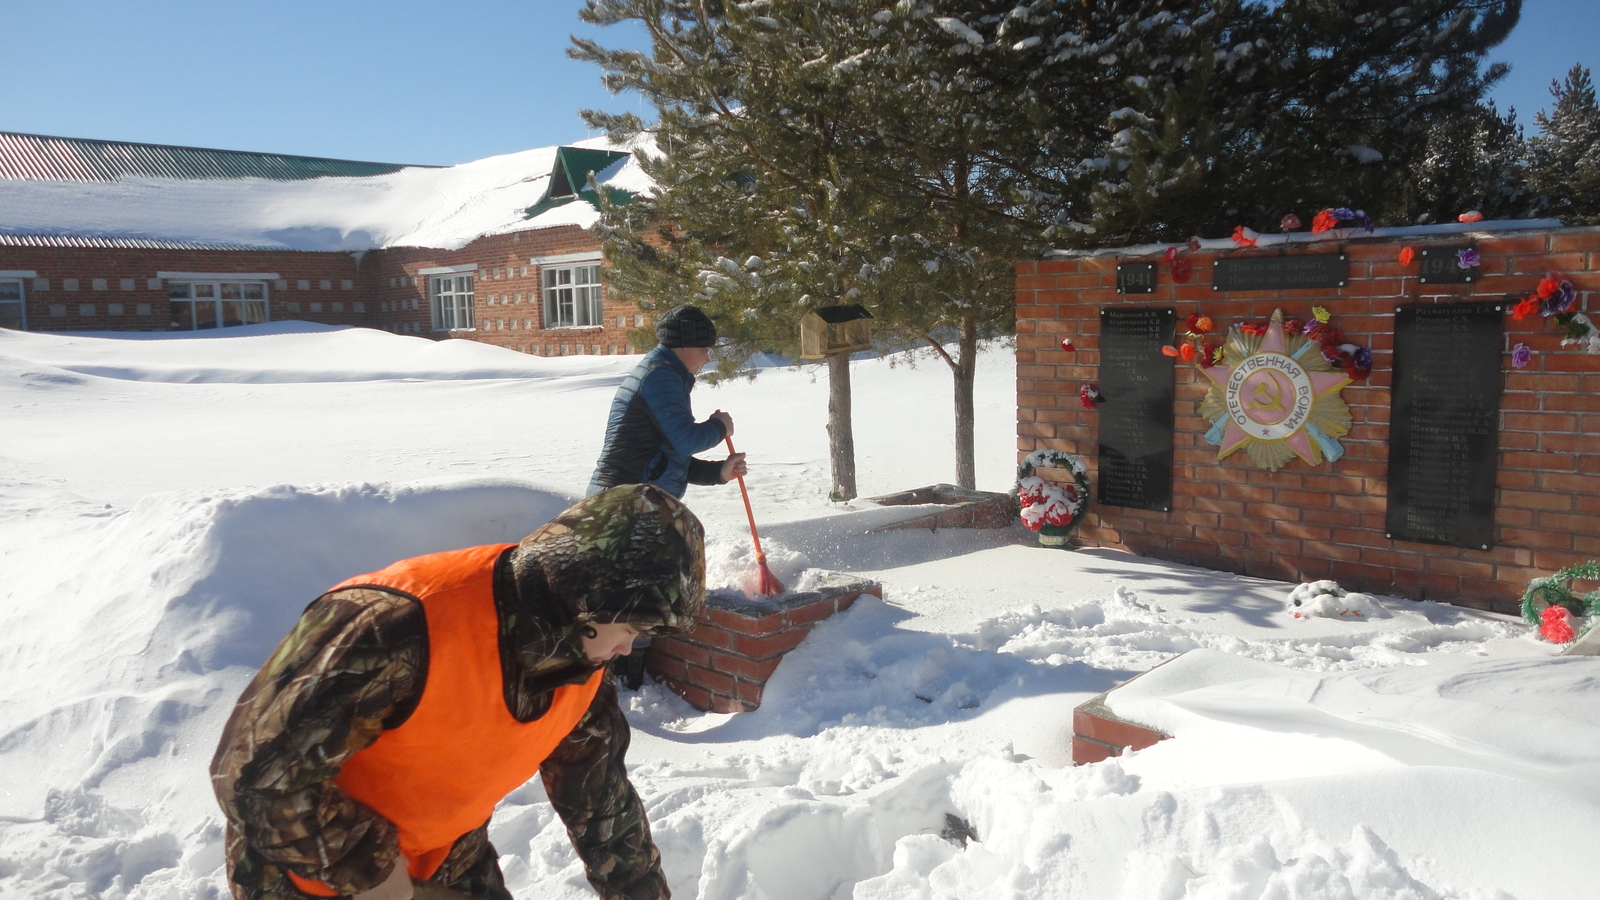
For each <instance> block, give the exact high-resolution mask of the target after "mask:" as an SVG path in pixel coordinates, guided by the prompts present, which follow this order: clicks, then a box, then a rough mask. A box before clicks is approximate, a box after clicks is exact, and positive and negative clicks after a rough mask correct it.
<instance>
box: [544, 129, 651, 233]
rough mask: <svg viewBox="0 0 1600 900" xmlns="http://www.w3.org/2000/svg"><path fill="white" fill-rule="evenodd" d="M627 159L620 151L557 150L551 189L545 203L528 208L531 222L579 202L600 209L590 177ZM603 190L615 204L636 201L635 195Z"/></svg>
mask: <svg viewBox="0 0 1600 900" xmlns="http://www.w3.org/2000/svg"><path fill="white" fill-rule="evenodd" d="M628 156H629V154H628V153H626V152H624V151H621V150H590V149H587V148H584V147H557V148H556V164H555V167H554V168H553V169H552V170H551V172H550V186H549V187H548V188H546V189H545V193H544V199H542V200H540V201H539V202H538V203H535V204H534V205H532V206H530V207H528V211H527V217H528V218H530V219H532V218H534V217H536V216H538V215H539V214H541V213H544V212H547V211H549V210H552V209H555V208H556V207H558V206H565V205H567V204H568V203H571V202H572V201H574V200H577V199H579V198H582V199H584V200H587V201H589V202H590V203H592V204H594V205H595V206H596V207H598V206H599V205H600V200H599V198H598V197H597V196H596V195H595V192H594V189H593V188H591V187H589V175H590V173H594V172H604V171H605V170H606V169H609V168H610V167H611V166H612V165H614V164H615V163H616V162H617V160H619V159H627V158H628ZM602 190H604V191H605V192H606V198H607V199H609V200H610V201H611V202H613V203H627V202H629V201H631V200H632V199H633V195H632V194H630V193H628V192H627V191H624V190H618V189H617V188H606V187H602Z"/></svg>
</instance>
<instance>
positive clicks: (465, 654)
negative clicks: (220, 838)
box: [211, 485, 705, 900]
mask: <svg viewBox="0 0 1600 900" xmlns="http://www.w3.org/2000/svg"><path fill="white" fill-rule="evenodd" d="M704 594H705V550H704V536H703V532H702V529H701V526H700V522H699V520H698V519H696V518H695V516H694V514H693V513H691V512H689V510H688V509H687V508H686V507H684V506H683V505H682V504H681V503H679V502H678V501H677V500H675V499H673V498H672V497H670V496H668V495H667V494H666V492H664V491H662V490H660V489H658V488H656V487H653V486H649V485H633V486H625V487H619V488H616V489H613V490H609V491H606V492H604V493H601V494H599V495H597V496H593V497H590V498H588V499H586V500H584V501H582V502H580V503H578V504H577V505H575V506H573V507H571V508H570V509H568V510H566V511H565V512H562V513H561V514H560V515H558V516H557V517H556V518H555V519H553V520H552V521H551V522H549V523H548V524H546V525H544V526H543V527H541V528H540V529H539V530H537V531H535V532H534V533H533V534H530V535H528V537H526V538H525V539H523V541H522V543H521V544H520V545H518V544H502V545H490V546H484V547H472V548H468V549H465V550H455V551H450V552H446V553H435V554H431V555H428V556H420V557H416V558H414V559H408V560H403V561H401V562H397V563H395V564H393V565H391V566H389V567H387V568H385V569H382V570H380V571H378V572H374V573H371V574H368V575H361V576H357V577H355V578H352V579H350V580H348V581H346V582H344V583H343V584H340V585H338V586H336V587H335V588H333V589H332V590H330V591H329V592H328V593H326V594H324V595H322V596H321V597H319V598H317V600H316V601H315V602H313V603H312V604H311V605H310V606H309V607H307V608H306V611H305V613H304V614H303V615H302V616H301V617H300V621H299V622H298V624H296V626H295V628H294V630H293V631H291V632H290V634H289V636H288V637H287V638H285V639H284V641H283V643H282V644H280V645H279V646H278V648H277V650H276V651H274V652H273V654H272V656H271V658H270V659H268V661H267V663H266V665H265V666H263V667H262V669H261V671H260V672H259V673H258V674H257V675H256V677H255V679H254V680H253V681H251V683H250V685H249V687H247V688H246V689H245V692H244V695H243V696H242V697H241V698H240V699H239V704H238V706H237V707H235V709H234V711H233V715H232V717H231V718H230V719H229V720H228V724H227V727H226V728H225V729H224V731H223V736H222V742H221V744H220V746H219V747H218V748H217V754H216V757H215V759H214V760H213V761H212V764H211V777H212V785H213V788H214V789H215V791H216V794H217V800H218V802H219V803H220V804H221V806H222V810H223V812H224V814H225V815H226V817H227V839H226V857H227V869H228V879H229V887H230V888H231V889H232V891H233V895H234V896H235V897H237V898H241V900H279V898H283V900H291V898H292V900H300V898H304V897H332V896H354V897H356V898H360V900H407V898H410V897H412V895H413V890H414V888H415V885H414V881H413V880H415V881H416V882H427V883H428V884H430V885H435V886H441V887H445V888H449V889H451V890H454V891H457V892H460V893H463V894H466V895H467V896H470V897H475V898H491V900H510V897H511V895H510V894H509V893H508V892H507V891H506V888H505V884H504V880H503V879H502V877H501V874H500V867H499V863H498V861H497V854H496V852H495V849H494V847H493V846H492V845H490V843H489V837H488V820H489V816H490V814H491V813H492V812H493V810H494V807H495V805H496V804H497V803H499V801H500V800H501V799H502V798H503V797H504V796H505V795H506V794H508V793H509V792H511V791H513V790H515V789H516V788H517V787H519V786H520V785H522V784H523V783H524V782H526V781H527V780H528V779H529V778H531V777H532V776H533V775H534V773H535V772H537V773H538V774H539V775H540V776H541V777H542V778H543V781H544V786H545V790H546V791H547V792H548V794H549V797H550V802H551V804H552V805H553V806H554V807H555V810H556V812H557V814H558V815H560V817H561V819H562V821H563V822H564V823H565V824H566V827H567V832H568V834H569V835H570V836H571V838H572V843H573V846H574V847H575V848H576V849H577V852H578V856H579V858H581V859H582V860H583V864H584V868H585V870H586V871H587V873H588V877H589V882H590V883H591V884H592V885H593V886H594V888H595V890H596V891H597V892H598V893H599V895H600V896H601V897H603V898H606V900H658V898H665V897H667V896H668V895H669V894H668V890H667V885H666V879H665V877H664V876H663V875H662V871H661V856H660V853H659V852H657V850H656V847H655V844H654V843H653V841H652V840H651V837H650V826H649V824H648V823H647V822H646V821H645V814H644V808H643V806H642V805H641V803H640V800H639V797H638V795H637V794H636V793H635V791H634V789H633V785H632V784H631V783H630V782H629V781H628V776H627V772H626V769H625V768H624V765H623V758H624V755H625V754H626V753H627V749H628V741H629V731H628V723H627V720H626V719H624V718H623V715H622V711H621V709H620V708H619V707H618V705H617V694H616V688H615V687H614V686H613V684H612V681H611V679H609V678H605V677H603V672H604V671H605V668H606V663H607V662H608V661H609V660H611V659H612V658H613V657H615V656H617V655H619V654H627V653H628V652H629V649H630V647H631V645H632V643H633V640H634V638H635V637H638V636H640V635H644V634H651V633H657V634H660V633H673V632H682V631H687V630H688V629H689V628H691V627H692V626H693V623H694V618H695V615H696V614H697V613H698V612H699V610H700V608H701V606H702V604H703V603H704Z"/></svg>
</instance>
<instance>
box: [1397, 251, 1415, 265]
mask: <svg viewBox="0 0 1600 900" xmlns="http://www.w3.org/2000/svg"><path fill="white" fill-rule="evenodd" d="M1416 260H1417V251H1415V250H1413V249H1412V248H1410V247H1401V248H1400V265H1402V266H1409V265H1411V264H1412V263H1413V262H1416Z"/></svg>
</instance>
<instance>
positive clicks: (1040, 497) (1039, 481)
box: [1012, 450, 1089, 537]
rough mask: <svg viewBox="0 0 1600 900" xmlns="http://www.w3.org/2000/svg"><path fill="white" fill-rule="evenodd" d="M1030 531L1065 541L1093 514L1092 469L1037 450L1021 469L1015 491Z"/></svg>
mask: <svg viewBox="0 0 1600 900" xmlns="http://www.w3.org/2000/svg"><path fill="white" fill-rule="evenodd" d="M1012 495H1013V496H1014V497H1016V499H1017V506H1018V507H1019V508H1020V509H1021V511H1022V512H1021V519H1022V524H1023V525H1024V526H1026V527H1027V529H1028V530H1029V531H1037V532H1039V533H1041V534H1046V535H1053V536H1060V537H1065V536H1067V535H1070V534H1072V533H1073V532H1074V531H1076V530H1077V529H1078V524H1079V523H1080V522H1082V521H1083V517H1084V515H1085V514H1086V513H1088V511H1089V467H1088V466H1085V465H1084V464H1083V460H1081V459H1079V458H1078V457H1076V456H1073V455H1072V454H1071V453H1063V452H1062V451H1060V450H1035V451H1033V452H1032V453H1029V454H1028V455H1027V456H1025V457H1023V459H1022V463H1021V464H1020V465H1018V466H1017V485H1016V487H1015V488H1013V489H1012Z"/></svg>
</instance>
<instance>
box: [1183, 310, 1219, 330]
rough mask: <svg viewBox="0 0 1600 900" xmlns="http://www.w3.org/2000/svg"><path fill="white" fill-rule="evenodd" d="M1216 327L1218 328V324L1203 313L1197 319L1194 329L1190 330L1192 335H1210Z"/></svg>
mask: <svg viewBox="0 0 1600 900" xmlns="http://www.w3.org/2000/svg"><path fill="white" fill-rule="evenodd" d="M1215 327H1217V323H1215V322H1213V321H1211V317H1210V316H1208V315H1206V314H1205V313H1201V314H1200V315H1199V316H1198V317H1196V318H1195V320H1194V327H1192V328H1190V329H1189V332H1190V333H1191V334H1210V333H1211V329H1213V328H1215Z"/></svg>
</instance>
